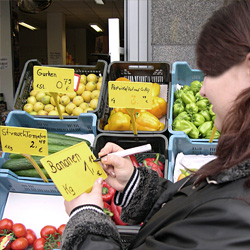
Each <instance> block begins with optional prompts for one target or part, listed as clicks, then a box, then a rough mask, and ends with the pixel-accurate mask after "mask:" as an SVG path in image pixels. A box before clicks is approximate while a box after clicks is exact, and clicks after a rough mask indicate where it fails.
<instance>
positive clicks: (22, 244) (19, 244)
mask: <svg viewBox="0 0 250 250" xmlns="http://www.w3.org/2000/svg"><path fill="white" fill-rule="evenodd" d="M28 246H29V243H28V240H27V239H26V238H24V237H20V238H17V239H16V240H14V241H13V242H12V243H11V249H13V250H16V249H18V250H23V249H26V248H27V247H28Z"/></svg>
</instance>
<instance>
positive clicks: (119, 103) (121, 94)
mask: <svg viewBox="0 0 250 250" xmlns="http://www.w3.org/2000/svg"><path fill="white" fill-rule="evenodd" d="M108 93H109V106H110V107H113V108H137V109H151V108H152V83H149V82H128V81H124V82H123V81H109V82H108Z"/></svg>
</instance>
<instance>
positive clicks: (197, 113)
mask: <svg viewBox="0 0 250 250" xmlns="http://www.w3.org/2000/svg"><path fill="white" fill-rule="evenodd" d="M202 83H203V82H200V81H197V80H196V81H193V82H191V83H190V86H189V85H183V86H181V88H180V89H177V90H176V91H175V93H174V103H173V124H172V127H173V130H174V131H183V132H185V133H186V134H187V135H188V136H189V138H191V139H209V138H210V136H211V133H212V129H213V127H214V118H215V113H214V112H213V110H212V104H210V102H209V100H208V99H207V98H205V97H202V96H201V95H200V89H201V86H202ZM219 137H220V132H219V131H218V130H216V133H215V136H214V139H218V138H219Z"/></svg>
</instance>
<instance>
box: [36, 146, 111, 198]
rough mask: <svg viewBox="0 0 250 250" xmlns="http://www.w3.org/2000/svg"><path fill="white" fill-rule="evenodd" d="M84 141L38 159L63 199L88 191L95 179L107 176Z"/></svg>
mask: <svg viewBox="0 0 250 250" xmlns="http://www.w3.org/2000/svg"><path fill="white" fill-rule="evenodd" d="M94 159H95V156H94V155H93V154H92V152H91V150H90V149H89V147H88V145H87V144H86V143H85V142H81V143H78V144H76V145H74V146H71V147H69V148H67V149H64V150H62V151H60V152H57V153H55V154H52V155H49V156H47V157H44V158H42V159H41V160H40V161H41V163H42V165H43V167H44V168H45V170H46V171H47V173H48V174H49V176H50V177H51V179H52V180H53V182H54V183H55V185H56V187H57V188H58V190H59V192H60V193H61V195H62V196H63V197H64V199H65V200H67V201H70V200H73V199H74V198H76V197H77V196H79V195H80V194H82V193H84V192H89V191H90V190H91V188H92V186H93V184H94V182H95V180H96V179H98V178H99V177H102V178H103V179H106V178H107V175H106V173H105V171H104V170H103V169H102V167H101V166H100V164H99V163H97V162H93V160H94Z"/></svg>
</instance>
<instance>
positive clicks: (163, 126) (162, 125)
mask: <svg viewBox="0 0 250 250" xmlns="http://www.w3.org/2000/svg"><path fill="white" fill-rule="evenodd" d="M164 128H165V124H164V123H163V122H161V123H160V129H159V131H161V130H163V129H164Z"/></svg>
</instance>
